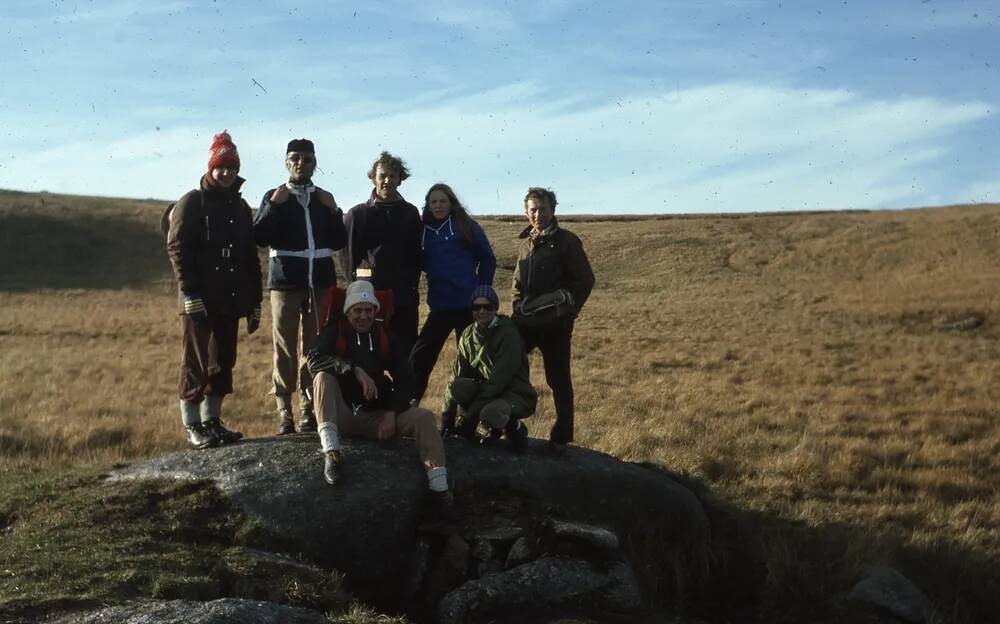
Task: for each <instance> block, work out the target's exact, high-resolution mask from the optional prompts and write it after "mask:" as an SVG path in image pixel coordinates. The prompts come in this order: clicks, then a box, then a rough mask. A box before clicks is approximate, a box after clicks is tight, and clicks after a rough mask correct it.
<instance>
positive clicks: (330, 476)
mask: <svg viewBox="0 0 1000 624" xmlns="http://www.w3.org/2000/svg"><path fill="white" fill-rule="evenodd" d="M323 458H324V459H323V478H324V479H326V482H327V483H329V484H330V485H337V484H338V483H340V482H341V481H342V480H343V478H344V471H343V465H342V464H343V458H342V457H341V455H340V451H327V452H325V453H323Z"/></svg>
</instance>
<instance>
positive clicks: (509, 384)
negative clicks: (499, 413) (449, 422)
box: [444, 315, 538, 418]
mask: <svg viewBox="0 0 1000 624" xmlns="http://www.w3.org/2000/svg"><path fill="white" fill-rule="evenodd" d="M456 377H464V378H469V379H475V380H477V381H480V382H482V383H481V384H480V387H479V392H478V394H477V395H476V397H475V398H474V399H473V400H472V401H471V402H470V403H469V404H468V405H463V406H462V407H463V408H465V410H466V412H467V413H468V414H470V415H478V414H479V411H480V410H482V408H483V406H485V405H486V404H487V403H489V402H490V401H493V400H495V399H504V400H505V401H507V402H508V403H510V406H511V416H512V417H514V418H526V417H528V416H531V415H532V414H533V413H535V405H536V404H537V403H538V393H536V392H535V388H534V386H532V385H531V376H530V373H529V369H528V354H527V352H525V350H524V341H523V340H522V339H521V334H520V332H519V331H518V329H517V325H515V324H514V321H512V320H511V319H510V318H509V317H506V316H501V315H497V316H496V318H494V319H493V322H492V323H490V325H489V327H487V328H486V329H485V330H483V329H480V328H479V324H478V323H475V322H473V323H472V324H471V325H469V326H468V327H466V328H465V331H463V332H462V337H461V338H460V339H459V341H458V357H456V358H455V366H454V368H453V370H452V374H451V378H450V379H449V380H448V387H447V388H445V394H444V412H445V413H454V412H455V409H456V407H457V403H456V401H455V399H454V398H453V397H452V388H451V386H452V382H453V381H454V380H455V378H456Z"/></svg>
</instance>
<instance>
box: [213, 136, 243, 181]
mask: <svg viewBox="0 0 1000 624" xmlns="http://www.w3.org/2000/svg"><path fill="white" fill-rule="evenodd" d="M216 167H233V168H234V169H236V170H237V171H239V168H240V153H239V152H237V151H236V145H235V144H234V143H233V138H232V137H231V136H229V132H228V131H227V130H223V131H222V132H220V133H219V134H217V135H215V137H214V138H213V139H212V147H210V148H209V149H208V170H209V171H211V170H212V169H215V168H216Z"/></svg>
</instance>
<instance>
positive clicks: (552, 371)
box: [520, 322, 573, 444]
mask: <svg viewBox="0 0 1000 624" xmlns="http://www.w3.org/2000/svg"><path fill="white" fill-rule="evenodd" d="M520 330H521V337H523V338H524V348H525V350H526V351H527V352H528V353H531V351H532V350H533V349H534V348H535V347H538V350H539V351H541V352H542V362H543V363H544V365H545V383H547V384H548V385H549V388H551V389H552V402H553V403H555V408H556V423H555V424H554V425H552V431H551V432H550V433H549V439H550V440H552V441H553V442H558V443H560V444H566V443H567V442H572V441H573V377H572V375H571V372H570V341H571V340H572V339H573V323H572V322H570V323H569V325H565V326H561V327H552V328H545V329H526V328H523V327H521V328H520Z"/></svg>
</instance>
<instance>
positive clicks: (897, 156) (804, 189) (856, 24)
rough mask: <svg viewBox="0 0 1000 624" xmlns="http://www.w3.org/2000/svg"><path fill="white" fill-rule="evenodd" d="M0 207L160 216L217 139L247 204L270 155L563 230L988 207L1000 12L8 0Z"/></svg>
mask: <svg viewBox="0 0 1000 624" xmlns="http://www.w3.org/2000/svg"><path fill="white" fill-rule="evenodd" d="M0 34H2V35H3V36H2V37H0V59H2V60H0V63H2V65H0V67H2V75H3V77H4V86H5V88H4V89H3V90H0V188H7V189H18V190H27V191H40V190H47V191H51V192H60V193H77V194H86V195H107V196H117V197H142V198H145V197H153V198H158V199H173V198H176V197H178V196H180V195H181V194H183V193H184V192H185V191H186V190H188V189H190V188H192V187H193V186H195V185H196V183H197V180H198V177H199V175H200V174H201V173H203V172H204V169H205V163H206V160H207V150H208V146H209V144H210V142H211V137H212V134H214V133H215V132H218V131H220V130H222V129H223V128H228V129H229V131H230V133H231V134H232V135H233V139H234V141H235V142H236V144H237V146H238V148H239V151H240V156H241V159H242V163H243V167H242V170H241V175H243V176H244V177H245V178H247V184H246V185H245V186H244V196H245V197H246V198H247V200H248V201H249V202H250V203H251V205H255V204H256V203H257V202H258V201H259V199H260V196H261V195H262V194H263V192H264V191H265V190H267V189H268V188H271V187H274V186H275V185H277V184H279V183H280V182H282V181H283V179H284V178H285V175H284V174H285V171H284V167H283V159H284V148H285V145H286V143H287V141H288V140H289V139H291V138H297V137H307V138H311V139H312V140H313V141H314V142H315V143H316V149H317V157H318V160H319V166H320V171H319V172H318V173H317V176H316V182H317V184H319V185H321V186H323V187H325V188H327V189H329V190H330V191H332V192H333V194H334V195H335V196H336V198H337V200H338V202H339V203H340V204H341V205H342V206H345V207H348V206H351V205H353V204H355V203H358V202H360V201H362V200H364V199H366V198H367V196H368V193H369V191H370V188H371V186H370V183H369V181H368V180H367V178H366V177H365V172H366V171H367V168H368V166H369V165H370V163H371V161H372V160H373V159H374V158H375V157H376V156H377V155H378V153H379V151H381V150H383V149H388V150H389V151H391V152H393V153H396V154H398V155H400V156H402V157H403V158H404V159H405V160H406V161H407V163H408V165H409V166H410V169H411V170H412V172H413V175H412V177H411V178H410V179H409V180H407V181H406V182H405V183H404V184H403V186H402V187H401V188H400V190H401V192H402V193H403V194H404V196H406V197H407V198H408V199H409V200H410V201H411V202H413V203H415V204H417V205H418V206H419V205H421V204H422V200H423V195H424V193H425V192H426V189H427V188H428V187H429V186H430V185H431V184H432V183H434V182H437V181H444V182H448V183H450V184H451V185H452V186H453V187H454V188H455V190H456V191H457V192H458V194H459V196H460V197H461V198H462V199H463V200H464V202H465V203H466V204H468V206H469V207H470V209H471V210H472V211H473V212H474V213H476V214H497V213H506V214H509V213H514V212H518V211H519V210H520V209H521V197H522V196H523V194H524V191H525V189H526V188H527V187H529V186H536V185H537V186H547V187H551V188H553V189H554V190H555V191H556V192H557V193H558V195H559V198H560V211H562V212H575V213H610V214H623V213H650V212H654V213H708V212H741V211H782V210H818V209H845V208H853V209H857V208H901V207H912V206H928V205H941V204H952V203H968V202H1000V116H998V110H1000V75H998V70H1000V2H996V1H995V0H982V1H972V0H969V1H962V0H948V1H943V0H906V1H903V0H880V1H879V2H869V1H861V0H848V1H839V2H789V1H773V0H768V1H763V0H762V1H756V0H734V1H727V2H723V1H712V2H710V1H707V0H706V1H701V0H697V1H696V0H660V1H655V2H628V1H621V2H570V1H566V0H536V1H533V2H482V3H462V2H435V1H433V0H423V1H420V2H415V1H414V2H410V1H402V0H401V1H390V0H383V1H381V2H374V3H348V2H336V1H330V0H327V1H324V2H306V1H303V2H297V3H283V2H280V3H279V2H253V1H252V0H247V1H244V2H231V1H228V0H218V1H211V0H204V1H198V2H193V1H182V0H161V1H159V2H155V3H154V2H138V1H134V2H127V1H124V0H108V1H97V0H94V1H91V0H67V1H64V2H63V1H55V2H41V1H38V0H4V2H3V5H2V8H0Z"/></svg>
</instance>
